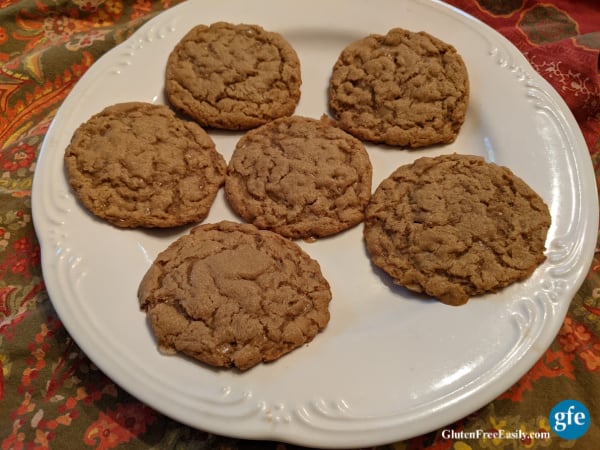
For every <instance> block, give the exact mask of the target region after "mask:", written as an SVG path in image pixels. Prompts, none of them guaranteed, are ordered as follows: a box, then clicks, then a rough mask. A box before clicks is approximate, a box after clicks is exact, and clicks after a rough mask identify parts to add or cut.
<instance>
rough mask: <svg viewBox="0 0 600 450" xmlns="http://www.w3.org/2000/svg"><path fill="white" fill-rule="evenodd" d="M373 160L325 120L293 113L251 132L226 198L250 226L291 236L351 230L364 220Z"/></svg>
mask: <svg viewBox="0 0 600 450" xmlns="http://www.w3.org/2000/svg"><path fill="white" fill-rule="evenodd" d="M371 175H372V168H371V161H370V160H369V155H368V154H367V150H366V149H365V146H364V145H363V143H362V142H361V141H360V140H358V139H356V138H354V137H353V136H351V135H349V134H348V133H346V132H344V131H343V130H341V129H339V128H336V127H334V126H332V125H331V124H330V123H329V122H328V121H323V120H317V119H311V118H308V117H300V116H292V117H285V118H281V119H277V120H275V121H273V122H270V123H268V124H266V125H263V126H261V127H259V128H256V129H254V130H251V131H249V132H247V133H246V134H245V135H244V136H243V137H242V138H241V139H240V140H239V142H238V144H237V146H236V148H235V150H234V152H233V155H232V157H231V159H230V161H229V165H228V168H227V177H226V180H225V194H226V197H227V200H228V202H229V204H230V205H231V207H232V208H233V209H234V210H235V211H236V212H237V213H238V214H239V215H240V216H241V217H242V218H243V219H244V220H246V221H247V222H250V223H252V224H254V225H256V226H257V227H259V228H261V229H269V230H272V231H275V232H277V233H279V234H282V235H283V236H286V237H289V238H293V239H296V238H315V237H324V236H329V235H332V234H335V233H338V232H340V231H343V230H346V229H348V228H350V227H352V226H354V225H357V224H358V223H360V222H362V220H363V218H364V209H365V207H366V205H367V202H368V201H369V198H370V197H371Z"/></svg>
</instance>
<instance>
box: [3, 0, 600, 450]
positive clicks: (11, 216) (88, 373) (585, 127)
mask: <svg viewBox="0 0 600 450" xmlns="http://www.w3.org/2000/svg"><path fill="white" fill-rule="evenodd" d="M177 3H179V1H176V0H162V1H152V0H135V1H131V2H123V1H121V0H106V1H103V0H85V1H79V0H74V1H50V0H35V1H34V0H24V1H16V0H4V1H0V149H1V151H0V369H1V370H0V446H1V448H2V449H24V448H42V449H43V448H56V449H75V448H77V449H79V448H82V449H85V448H102V449H112V448H120V449H121V448H122V449H129V448H132V449H133V448H150V447H151V448H190V449H192V448H193V449H201V448H228V449H232V448H261V449H264V448H273V449H275V448H277V449H284V448H292V447H293V448H297V447H296V446H292V445H288V444H284V443H277V442H258V441H244V440H238V439H233V438H227V437H222V436H217V435H213V434H211V433H208V432H206V431H203V430H196V429H193V428H189V427H187V426H185V425H182V424H180V423H178V422H176V421H174V420H171V419H169V418H167V417H165V416H164V415H162V414H161V413H160V412H158V411H155V410H153V409H152V408H150V407H148V406H147V405H144V404H143V403H141V402H140V401H138V400H137V399H136V398H134V397H132V396H131V395H129V394H128V393H127V392H125V391H124V390H122V389H121V388H120V387H119V386H117V385H116V384H115V383H114V382H113V381H112V380H111V379H109V378H108V377H107V376H105V375H104V374H103V373H102V372H101V371H99V370H98V368H97V367H95V366H94V364H93V362H92V361H91V360H90V359H88V357H87V356H86V355H85V354H84V353H83V352H82V351H81V350H80V349H79V348H78V346H77V343H76V342H74V341H73V340H72V339H71V338H70V337H69V335H68V333H67V331H66V330H65V329H64V327H63V326H62V324H61V321H60V318H59V317H58V316H57V314H56V312H55V311H54V309H53V307H52V303H51V301H50V299H49V297H48V295H47V292H46V290H45V286H44V279H43V276H42V270H41V265H40V249H39V245H38V241H37V238H36V234H35V231H34V227H33V224H32V212H31V193H32V180H33V175H34V171H35V169H36V158H37V155H38V152H39V150H40V147H41V144H42V141H43V139H44V136H45V133H46V132H47V130H48V128H49V126H50V124H51V122H52V119H53V118H54V116H55V115H56V112H57V110H58V109H59V108H60V106H61V103H62V102H63V100H64V99H65V98H66V96H67V95H68V94H69V92H70V90H71V89H72V88H73V86H74V85H75V84H76V83H77V81H78V80H79V79H80V78H81V76H82V75H83V74H84V73H85V72H86V70H87V69H88V68H89V67H90V66H91V65H92V64H94V62H95V61H97V60H98V58H99V57H100V56H101V55H102V54H104V53H105V52H107V51H108V50H109V49H111V48H112V47H114V46H116V45H118V44H119V43H121V42H123V41H124V40H126V39H127V38H128V37H129V36H130V35H131V34H132V33H133V32H134V31H135V30H136V29H138V28H139V27H140V26H141V25H142V24H144V23H145V22H146V21H148V20H149V19H151V18H153V17H155V16H156V15H157V14H160V12H161V11H163V10H165V9H167V8H170V7H172V6H175V4H177ZM448 3H450V4H451V5H453V6H455V7H456V8H459V9H461V10H463V11H465V12H467V13H469V14H471V15H473V16H475V17H477V18H478V19H480V20H482V21H483V22H485V23H487V24H488V25H489V26H491V27H492V28H494V29H495V30H497V31H498V32H499V33H501V34H502V35H504V36H505V37H506V38H508V39H509V40H510V41H511V42H512V43H513V44H515V45H516V47H518V48H519V50H521V51H522V52H523V54H524V55H525V56H526V57H527V59H528V60H529V62H530V63H531V65H532V66H533V68H534V69H535V70H536V71H538V72H539V73H540V74H541V75H542V76H543V77H544V78H545V79H546V80H547V81H548V82H549V83H550V84H551V85H552V86H553V87H554V88H555V89H556V91H557V92H558V93H559V94H560V95H561V96H562V97H563V99H564V100H565V101H566V103H567V105H568V107H569V108H570V109H571V111H572V112H573V115H574V117H575V118H576V120H577V122H578V124H579V126H580V127H581V131H582V133H583V136H584V138H585V141H586V143H587V146H588V149H589V153H590V158H591V159H592V161H593V165H594V170H595V174H596V177H598V175H599V174H600V167H599V163H600V76H599V59H598V58H599V52H600V4H599V3H598V1H597V0H578V1H570V0H549V1H540V0H450V1H448ZM565 399H574V400H578V401H580V402H582V403H584V404H585V405H587V408H588V409H589V411H590V413H591V425H590V427H589V430H588V431H587V432H586V433H585V434H584V435H583V436H582V437H580V438H578V439H576V440H564V439H561V438H560V437H558V436H556V435H554V434H551V437H550V438H549V439H535V438H531V436H532V435H534V434H527V433H524V434H523V436H522V438H520V439H519V438H516V439H489V438H486V437H485V436H480V437H477V433H471V434H469V432H474V431H476V430H484V431H486V430H487V431H494V430H502V429H507V430H526V431H550V424H549V419H548V411H550V410H551V408H552V407H553V406H554V405H555V404H557V403H558V402H560V401H561V400H565ZM449 430H451V431H452V433H450V432H449ZM479 434H482V433H479ZM488 436H489V435H488ZM599 442H600V261H599V258H598V257H597V256H596V257H595V258H594V261H593V263H592V265H591V267H590V268H589V272H588V274H587V277H586V278H585V280H584V283H583V285H582V286H581V288H580V289H579V291H578V293H577V294H576V295H575V297H574V298H573V299H572V302H571V306H570V308H569V311H568V314H567V317H566V319H565V321H564V324H563V326H562V328H561V329H560V331H559V333H558V336H557V337H556V339H555V340H554V342H553V343H552V345H551V346H550V348H549V349H548V350H547V351H546V352H545V353H544V355H543V356H542V358H541V359H540V360H539V361H538V362H537V363H536V364H535V365H534V366H533V367H532V368H531V370H529V372H527V373H526V375H525V376H523V377H522V378H521V379H520V380H519V381H518V382H517V383H516V384H515V385H514V386H513V387H512V388H510V389H509V390H508V391H506V392H505V393H503V394H501V395H500V396H499V397H498V398H496V399H495V400H494V401H492V402H491V403H490V404H488V405H486V406H484V407H483V408H481V409H480V410H479V411H476V412H474V413H473V414H471V415H470V416H468V417H465V418H463V419H462V420H459V421H458V422H456V423H453V424H448V425H447V427H445V428H444V430H441V429H440V430H437V431H433V432H431V433H428V434H427V435H424V436H418V437H414V438H412V439H410V440H407V441H403V442H393V443H389V445H384V446H381V447H380V448H394V449H438V450H441V449H455V450H467V449H479V448H486V449H490V448H499V449H501V448H510V449H515V448H526V449H535V448H552V449H557V448H576V449H584V450H586V449H592V448H598V445H599V444H598V443H599Z"/></svg>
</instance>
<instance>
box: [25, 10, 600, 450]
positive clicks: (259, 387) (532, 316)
mask: <svg viewBox="0 0 600 450" xmlns="http://www.w3.org/2000/svg"><path fill="white" fill-rule="evenodd" d="M219 20H226V21H229V22H234V23H236V22H246V23H255V24H260V25H262V26H263V27H265V28H266V29H269V30H273V31H278V32H280V33H282V34H283V35H284V36H285V37H286V38H287V39H288V40H289V42H290V43H291V44H292V45H293V46H294V47H295V48H296V49H297V51H298V54H299V56H300V59H301V62H302V75H303V80H304V82H303V85H302V98H301V101H300V104H299V106H298V108H297V110H296V113H297V114H301V115H306V116H311V117H320V116H321V115H322V114H323V113H324V112H326V105H327V103H326V89H327V85H328V77H329V73H330V70H331V67H332V65H333V63H334V62H335V60H336V59H337V57H338V55H339V53H340V51H341V50H342V48H343V47H345V46H346V45H347V44H349V43H350V42H351V41H354V40H356V39H359V38H361V37H363V36H364V35H366V34H369V33H385V32H387V30H388V29H390V28H392V27H395V26H399V27H404V28H407V29H409V30H413V31H419V30H424V31H428V32H430V33H432V34H434V35H436V36H437V37H439V38H441V39H443V40H445V41H447V42H449V43H452V44H453V45H454V46H455V47H456V48H457V49H458V51H459V52H460V53H461V54H462V55H463V57H464V59H465V62H466V64H467V67H468V69H469V73H470V82H471V102H470V105H469V108H468V113H467V119H466V122H465V124H464V127H463V129H462V130H461V133H460V136H459V138H458V139H457V140H456V142H455V143H453V144H451V145H448V146H444V147H434V148H429V149H424V150H418V151H406V150H397V149H386V148H382V147H377V146H369V151H370V155H371V157H372V162H373V166H374V180H373V183H374V184H373V187H375V186H376V185H377V184H378V183H379V182H380V181H381V180H382V179H383V178H385V177H386V176H387V175H389V173H391V171H392V170H393V169H394V168H395V167H396V166H397V165H400V164H404V163H408V162H410V161H412V160H413V159H415V158H416V157H418V156H422V155H428V156H432V155H439V154H442V153H450V152H458V153H471V154H478V155H482V156H485V157H486V158H488V159H489V160H491V161H495V162H497V163H499V164H502V165H505V166H508V167H510V168H511V169H512V170H513V171H514V172H515V173H516V174H517V175H519V176H520V177H522V178H523V179H525V180H526V181H527V182H528V183H529V184H530V185H531V186H532V187H533V188H534V189H535V190H536V191H537V192H539V193H540V194H541V196H542V197H543V198H544V200H545V201H546V202H547V203H548V205H549V207H550V211H551V214H552V219H553V224H552V227H551V229H550V231H549V236H548V241H547V247H548V252H547V255H548V259H547V261H546V262H545V263H544V264H543V265H542V266H540V267H539V268H538V270H536V272H535V273H534V274H533V276H532V277H531V278H529V279H528V280H527V281H525V282H523V283H519V284H516V285H513V286H511V287H509V288H507V289H505V290H503V291H502V292H500V293H498V294H495V295H488V296H484V297H481V298H476V299H472V300H471V301H470V302H469V303H468V304H467V305H465V306H462V307H458V308H453V307H449V306H445V305H443V304H441V303H438V302H436V301H431V300H423V299H419V298H417V297H416V296H413V295H412V294H410V293H409V292H407V291H406V290H404V289H401V288H397V287H393V286H392V285H391V283H390V282H389V280H388V279H387V277H386V276H384V275H382V274H381V273H380V272H378V271H376V270H374V269H373V267H372V266H371V265H370V263H369V260H368V258H367V256H366V253H365V248H364V245H363V242H362V226H357V227H355V228H354V229H352V230H350V231H348V232H345V233H342V234H340V235H338V236H337V237H334V238H330V239H322V240H320V241H318V242H316V243H304V242H300V244H301V245H302V247H303V248H304V249H305V250H306V251H307V252H309V253H310V254H311V255H312V256H313V257H314V258H316V259H317V260H318V261H319V262H320V263H321V266H322V270H323V272H324V274H325V276H326V277H327V278H328V279H329V281H330V283H331V286H332V291H333V301H332V303H331V321H330V323H329V325H328V327H327V328H326V330H325V331H324V332H323V333H321V334H320V335H318V336H317V337H316V338H315V340H314V341H313V342H312V343H310V344H309V345H307V346H305V347H303V348H300V349H298V350H296V351H294V352H292V353H291V354H289V355H287V356H285V357H283V358H281V359H280V360H278V361H276V362H275V363H273V364H267V365H260V366H258V367H256V368H254V369H252V370H250V371H248V372H246V373H243V374H240V373H236V372H232V371H221V370H213V369H211V368H208V367H206V366H204V365H201V364H199V363H196V362H193V361H190V360H188V359H185V358H182V357H177V356H175V357H167V356H163V355H161V354H159V353H158V352H157V350H156V346H155V342H154V340H153V337H152V334H151V332H150V330H149V328H148V325H147V323H146V318H145V315H144V313H142V312H141V311H140V310H139V308H138V303H137V298H136V290H137V286H138V283H139V281H140V279H141V277H142V275H143V274H144V273H145V271H146V269H147V268H148V266H149V265H150V263H151V262H152V261H153V259H154V257H155V256H156V254H157V253H158V252H159V251H161V250H162V249H164V248H165V247H166V246H167V244H169V243H170V242H171V241H172V240H174V239H175V238H177V237H178V236H179V235H180V234H181V233H184V232H187V230H181V229H178V230H175V231H140V230H121V229H117V228H114V227H112V226H110V225H107V224H106V223H104V222H102V221H100V220H97V219H95V218H94V217H92V216H91V215H90V214H88V213H87V212H86V211H85V210H84V209H82V207H81V206H80V205H79V203H77V202H76V201H75V198H74V197H73V194H72V192H71V191H70V190H69V187H68V185H67V182H66V180H65V175H64V172H63V160H62V156H63V152H64V149H65V147H66V145H67V143H68V142H69V139H70V137H71V135H72V133H73V131H74V130H75V128H76V127H77V126H78V125H79V124H80V123H81V122H82V121H84V120H86V119H87V118H88V117H89V116H91V115H92V114H94V113H96V112H98V111H99V110H100V109H101V108H103V107H104V106H107V105H109V104H112V103H117V102H121V101H128V100H139V101H147V102H157V103H162V102H164V97H163V90H162V89H163V75H164V69H165V62H166V58H167V55H168V53H169V52H170V50H171V49H172V48H173V46H174V45H175V43H176V42H177V41H178V40H179V39H180V38H181V37H182V36H183V34H184V33H185V32H187V31H188V30H189V29H190V28H191V27H192V26H194V25H196V24H198V23H206V24H209V23H212V22H215V21H219ZM212 136H213V138H214V140H215V141H216V143H217V147H218V149H219V150H220V151H221V153H223V155H224V156H225V157H226V159H228V158H229V156H230V155H231V152H232V149H233V147H234V145H235V142H236V141H237V139H238V138H239V136H240V134H239V133H238V134H236V133H212ZM594 180H595V177H594V174H593V170H592V165H591V162H590V158H589V155H588V151H587V148H586V145H585V142H584V140H583V138H582V135H581V132H580V131H579V129H578V127H577V124H576V122H575V120H574V119H573V116H572V115H571V113H570V111H569V110H568V108H567V107H566V105H565V103H564V102H563V101H562V99H561V98H560V97H559V96H558V95H557V93H556V92H555V91H554V90H553V89H552V88H551V87H550V86H549V85H548V84H547V83H546V82H545V81H544V80H543V79H541V78H540V77H539V76H538V75H537V74H536V73H535V72H534V71H533V70H532V68H531V67H530V66H529V65H528V63H527V61H526V60H525V58H524V57H523V56H522V55H521V54H520V53H519V52H518V51H517V50H516V49H515V48H514V47H513V46H512V45H511V44H510V43H509V42H508V41H507V40H505V39H504V38H503V37H501V36H500V35H499V34H498V33H496V32H495V31H493V30H492V29H490V28H488V27H487V26H485V25H483V24H481V23H480V22H478V21H476V20H474V19H473V18H472V17H470V16H467V15H465V14H463V13H461V12H460V11H458V10H455V9H452V8H450V7H448V6H447V5H444V4H441V3H434V2H427V1H408V0H384V1H377V2H374V1H369V2H366V1H364V0H354V1H347V0H344V1H343V0H334V1H323V0H319V1H313V0H302V1H294V2H288V1H286V2H283V1H276V0H259V1H253V2H246V1H244V0H228V1H224V0H218V1H217V0H204V1H190V2H186V3H183V4H181V5H179V6H177V7H175V8H173V9H171V10H168V11H166V12H164V13H163V14H161V15H160V16H158V17H156V18H155V19H153V20H152V21H151V22H149V23H147V24H146V25H145V26H143V27H142V28H141V29H140V30H139V31H138V32H136V33H135V34H134V35H133V36H132V37H131V38H130V39H129V40H127V41H126V42H125V43H123V44H122V45H120V46H118V47H117V48H115V49H113V50H112V51H110V52H109V53H107V54H106V55H105V56H104V57H102V58H101V59H100V60H99V61H97V63H96V64H94V65H93V67H91V68H90V69H89V71H88V72H87V73H86V74H85V76H84V77H83V78H82V79H81V80H80V81H79V83H78V84H77V85H76V86H75V88H74V89H73V91H72V93H71V94H70V95H69V97H68V98H67V99H66V101H65V102H64V104H63V105H62V107H61V108H60V111H59V112H58V114H57V116H56V118H55V120H54V123H53V124H52V126H51V128H50V130H49V131H48V134H47V136H46V139H45V141H44V145H43V149H42V152H41V155H40V158H39V163H38V166H37V170H36V175H35V181H34V186H33V214H34V224H35V228H36V230H37V233H38V236H39V239H40V242H41V247H42V264H43V271H44V277H45V281H46V286H47V289H48V292H49V295H50V297H51V299H52V302H53V304H54V307H55V308H56V310H57V312H58V314H59V315H60V318H61V319H62V321H63V323H64V325H65V326H66V328H67V329H68V331H69V332H70V334H71V335H72V336H73V338H74V339H75V340H76V341H77V343H78V344H79V346H80V347H81V348H82V349H83V350H84V351H85V352H86V353H87V354H88V355H89V356H90V358H91V359H92V360H93V361H94V362H95V363H96V364H97V365H98V366H99V367H100V368H101V369H102V370H103V371H104V372H105V373H106V374H107V375H108V376H110V377H111V378H112V379H114V380H115V382H117V383H118V384H120V385H121V386H122V387H123V388H125V389H126V390H128V391H129V392H130V393H132V394H133V395H135V396H137V397H138V398H139V399H140V400H142V401H144V402H146V403H147V404H149V405H150V406H152V407H154V408H156V409H157V410H159V411H161V412H163V413H164V414H166V415H168V416H171V417H172V418H174V419H177V420H179V421H181V422H183V423H186V424H189V425H191V426H194V427H198V428H201V429H204V430H207V431H211V432H214V433H218V434H223V435H228V436H234V437H241V438H251V439H258V438H264V439H272V440H281V441H287V442H291V443H297V444H303V445H310V446H318V447H339V446H344V447H350V446H367V445H376V444H380V443H387V442H391V441H395V440H401V439H405V438H409V437H412V436H415V435H419V434H422V433H425V432H428V431H431V430H434V429H438V428H440V427H442V426H444V425H446V424H449V423H451V422H453V421H455V420H458V419H460V418H461V417H463V416H465V415H467V414H469V413H471V412H473V411H474V410H476V409H478V408H480V407H481V406H483V405H485V404H486V403H488V402H490V401H491V400H493V399H494V398H495V397H497V396H498V395H499V394H501V393H502V392H504V391H505V390H506V389H507V388H509V387H510V386H511V385H512V384H514V383H515V382H516V381H517V380H518V379H519V377H520V376H522V375H523V374H524V373H525V372H526V371H527V370H528V369H529V368H530V367H531V366H532V365H533V364H534V363H535V362H536V361H537V360H538V359H539V358H540V356H541V355H542V353H543V352H544V351H545V349H546V348H547V347H548V346H549V345H550V343H551V342H552V340H553V338H554V337H555V335H556V333H557V332H558V329H559V327H560V325H561V323H562V321H563V319H564V316H565V314H566V312H567V308H568V305H569V302H570V300H571V298H572V297H573V295H574V294H575V292H576V290H577V289H578V287H579V286H580V284H581V283H582V281H583V278H584V276H585V274H586V273H587V270H588V267H589V264H590V263H591V259H592V254H593V250H594V247H595V240H596V231H597V227H598V201H597V192H596V187H595V181H594ZM221 219H232V220H238V219H237V218H236V217H235V216H233V215H232V214H231V212H230V211H229V209H228V208H227V207H226V204H225V200H224V197H223V196H222V191H221V193H220V195H219V196H218V198H217V200H216V203H215V205H214V206H213V208H212V210H211V213H210V215H209V217H208V218H207V220H206V221H207V222H214V221H218V220H221ZM542 413H543V412H542Z"/></svg>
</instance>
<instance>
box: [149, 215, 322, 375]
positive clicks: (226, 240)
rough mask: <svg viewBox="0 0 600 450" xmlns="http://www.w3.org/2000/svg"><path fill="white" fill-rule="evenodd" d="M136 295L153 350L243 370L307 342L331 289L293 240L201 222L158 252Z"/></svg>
mask: <svg viewBox="0 0 600 450" xmlns="http://www.w3.org/2000/svg"><path fill="white" fill-rule="evenodd" d="M138 297H139V301H140V305H141V307H142V308H143V309H144V310H145V311H146V312H147V315H148V318H149V322H150V325H151V328H152V330H153V332H154V335H155V336H156V340H157V342H158V346H159V348H160V349H161V350H162V351H163V352H166V353H177V352H180V353H182V354H185V355H188V356H190V357H193V358H196V359H198V360H199V361H202V362H204V363H206V364H209V365H211V366H216V367H223V368H228V367H237V368H238V369H240V370H247V369H250V368H251V367H254V366H255V365H257V364H259V363H261V362H268V361H273V360H275V359H278V358H280V357H281V356H283V355H285V354H287V353H289V352H291V351H292V350H294V349H296V348H298V347H300V346H302V345H304V344H306V343H307V342H310V341H311V340H312V339H313V338H314V337H315V336H316V335H317V334H318V333H319V332H320V331H321V330H323V329H324V328H325V326H326V325H327V323H328V321H329V302H330V300H331V291H330V287H329V283H328V282H327V280H326V279H325V278H324V277H323V275H322V273H321V269H320V267H319V264H318V263H317V261H315V260H313V259H311V258H310V257H309V256H308V255H307V254H306V253H305V252H304V251H303V250H302V249H301V248H300V247H299V246H298V245H297V244H296V243H294V242H293V241H290V240H288V239H285V238H283V237H282V236H280V235H278V234H276V233H272V232H270V231H265V230H259V229H257V228H256V227H254V226H253V225H250V224H239V223H234V222H229V221H223V222H219V223H216V224H203V225H199V226H197V227H195V228H193V229H192V230H191V231H190V233H189V234H187V235H184V236H182V237H181V238H179V239H178V240H176V241H175V242H173V243H172V244H171V245H170V246H169V247H168V248H167V249H166V250H164V251H163V252H162V253H160V254H159V255H158V256H157V258H156V260H155V261H154V263H153V264H152V265H151V267H150V268H149V270H148V271H147V273H146V274H145V276H144V278H143V279H142V281H141V283H140V286H139V291H138Z"/></svg>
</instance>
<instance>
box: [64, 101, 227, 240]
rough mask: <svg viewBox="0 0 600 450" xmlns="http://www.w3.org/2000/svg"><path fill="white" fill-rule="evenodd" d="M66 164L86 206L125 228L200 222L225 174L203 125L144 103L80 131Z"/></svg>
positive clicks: (107, 114) (116, 109)
mask: <svg viewBox="0 0 600 450" xmlns="http://www.w3.org/2000/svg"><path fill="white" fill-rule="evenodd" d="M64 163H65V168H66V173H67V178H68V181H69V183H70V185H71V187H72V188H73V191H74V192H75V194H76V195H77V197H78V198H79V199H80V201H81V202H82V203H83V205H84V206H85V207H86V208H87V209H88V210H89V211H91V212H92V213H93V214H94V215H96V216H98V217H100V218H102V219H105V220H106V221H108V222H110V223H111V224H113V225H115V226H118V227H122V228H134V227H148V228H152V227H160V228H165V227H174V226H179V225H183V224H187V223H192V222H200V221H202V220H203V219H204V218H205V217H206V216H207V215H208V212H209V210H210V207H211V206H212V203H213V201H214V199H215V196H216V194H217V191H218V190H219V188H220V187H221V186H222V184H223V182H224V180H225V171H226V169H227V164H226V162H225V160H224V159H223V157H222V156H221V154H219V153H218V152H217V150H216V148H215V145H214V143H213V141H212V140H211V138H210V137H209V136H208V134H207V133H206V132H205V131H204V130H203V129H202V128H201V127H200V126H199V125H198V124H196V123H194V122H191V121H186V120H182V119H179V118H178V117H176V116H175V113H174V112H173V111H172V110H171V109H170V108H169V107H167V106H165V105H154V104H150V103H142V102H129V103H119V104H115V105H112V106H109V107H107V108H105V109H104V110H102V111H101V112H99V113H98V114H96V115H94V116H92V117H91V118H90V119H89V120H87V121H86V122H84V123H83V124H81V125H80V126H79V127H78V128H77V130H75V133H74V134H73V137H72V139H71V142H70V144H69V145H68V147H67V149H66V151H65V155H64Z"/></svg>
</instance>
